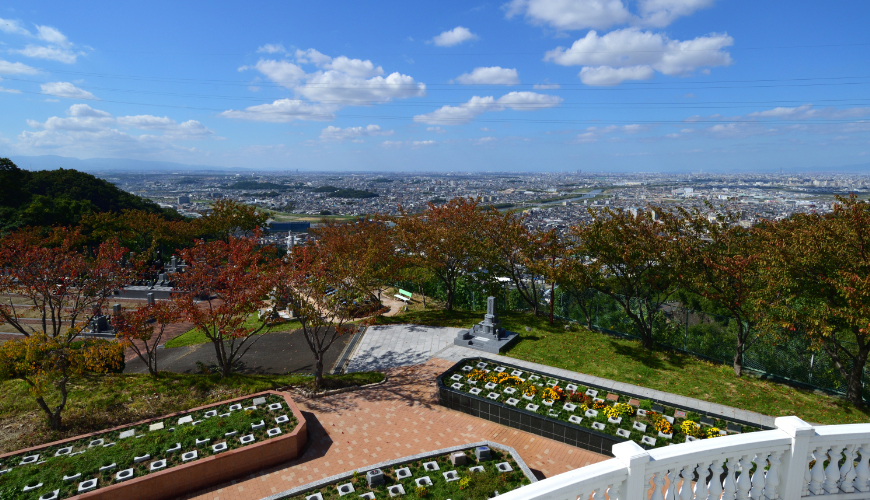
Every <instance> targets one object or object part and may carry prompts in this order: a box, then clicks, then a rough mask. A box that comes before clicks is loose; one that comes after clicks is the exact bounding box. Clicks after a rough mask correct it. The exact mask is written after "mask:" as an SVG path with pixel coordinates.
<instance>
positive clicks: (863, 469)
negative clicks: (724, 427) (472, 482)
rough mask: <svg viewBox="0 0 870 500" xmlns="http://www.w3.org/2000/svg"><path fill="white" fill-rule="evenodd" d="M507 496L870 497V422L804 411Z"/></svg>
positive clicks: (628, 448)
mask: <svg viewBox="0 0 870 500" xmlns="http://www.w3.org/2000/svg"><path fill="white" fill-rule="evenodd" d="M613 455H614V456H615V457H616V458H613V459H610V460H606V461H604V462H600V463H597V464H594V465H589V466H586V467H581V468H579V469H575V470H573V471H570V472H566V473H564V474H559V475H557V476H553V477H551V478H548V479H544V480H542V481H538V482H537V483H534V484H531V485H529V486H525V487H523V488H519V489H517V490H514V491H511V492H509V493H505V494H504V495H501V496H500V497H499V498H500V499H504V500H520V499H522V500H590V499H591V500H605V498H606V499H609V500H720V499H721V500H800V499H801V498H806V497H825V500H870V463H868V462H870V424H850V425H828V426H815V427H814V426H812V425H810V424H808V423H806V422H804V421H803V420H801V419H799V418H797V417H780V418H777V419H776V429H775V430H770V431H761V432H753V433H748V434H736V435H730V436H723V437H718V438H714V439H704V440H700V441H694V442H691V443H683V444H677V445H673V446H666V447H664V448H657V449H654V450H649V451H647V450H644V449H643V448H641V447H640V446H638V445H637V444H636V443H634V442H632V441H628V442H624V443H619V444H617V445H614V446H613Z"/></svg>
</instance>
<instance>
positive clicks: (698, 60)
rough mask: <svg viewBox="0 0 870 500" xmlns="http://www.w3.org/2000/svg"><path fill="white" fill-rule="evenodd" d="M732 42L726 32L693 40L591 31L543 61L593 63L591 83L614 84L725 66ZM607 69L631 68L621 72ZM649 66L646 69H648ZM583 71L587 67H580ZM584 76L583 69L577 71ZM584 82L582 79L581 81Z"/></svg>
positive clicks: (637, 32) (589, 74)
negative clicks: (603, 33)
mask: <svg viewBox="0 0 870 500" xmlns="http://www.w3.org/2000/svg"><path fill="white" fill-rule="evenodd" d="M733 44H734V39H733V38H731V37H730V36H728V35H727V34H724V33H723V34H717V33H711V34H710V35H708V36H702V37H698V38H695V39H693V40H685V41H679V40H671V39H669V38H668V37H667V36H665V35H662V34H660V33H653V32H650V31H641V30H640V29H638V28H626V29H621V30H616V31H611V32H610V33H607V34H606V35H603V36H599V35H598V33H597V32H596V31H594V30H593V31H590V32H589V33H587V34H586V36H585V37H583V38H581V39H579V40H577V41H575V42H574V44H573V45H571V47H570V48H567V49H566V48H564V47H558V48H556V49H554V50H551V51H549V52H547V53H546V54H545V56H544V60H546V61H553V62H555V63H556V64H559V65H562V66H592V67H593V69H591V70H587V79H588V80H589V81H590V82H598V81H601V82H604V83H590V85H614V84H616V83H619V81H621V80H620V79H619V77H620V75H624V76H625V78H622V79H623V80H626V79H647V78H649V77H650V76H651V75H650V71H651V70H655V71H658V72H660V73H663V74H666V75H670V76H685V75H689V74H691V73H693V72H694V71H695V70H697V69H699V68H702V67H713V66H728V65H730V64H731V63H732V59H731V55H730V54H729V53H728V52H726V51H724V50H723V49H724V48H725V47H729V46H731V45H733ZM606 68H610V69H615V68H622V69H624V68H633V69H632V70H630V71H629V70H624V71H623V72H621V73H620V72H613V71H608V70H607V69H606ZM648 68H649V69H648ZM583 69H584V70H585V69H586V68H583ZM580 77H581V78H583V71H581V73H580ZM584 83H585V82H584Z"/></svg>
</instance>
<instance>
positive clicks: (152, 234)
mask: <svg viewBox="0 0 870 500" xmlns="http://www.w3.org/2000/svg"><path fill="white" fill-rule="evenodd" d="M81 225H82V227H83V228H84V232H86V233H87V234H88V236H89V237H90V238H89V239H90V240H92V241H106V240H108V239H112V238H117V239H118V240H119V241H120V243H121V244H122V245H123V246H124V247H126V248H127V249H128V250H129V251H130V254H131V255H132V256H133V257H132V258H131V261H132V263H133V264H134V266H135V268H137V269H143V268H144V267H146V266H147V265H148V264H150V263H151V261H152V260H153V259H156V258H162V255H161V254H166V255H168V254H170V253H172V251H174V250H175V249H177V248H179V247H181V246H185V245H187V244H190V243H192V242H193V236H194V234H193V232H194V230H195V229H196V228H195V227H193V225H192V224H191V223H190V222H187V221H184V220H170V219H167V218H166V217H164V216H163V215H162V214H155V213H149V212H145V211H142V210H124V211H122V212H121V213H120V214H117V213H109V212H97V213H93V214H90V215H87V216H85V217H84V218H83V219H82V223H81Z"/></svg>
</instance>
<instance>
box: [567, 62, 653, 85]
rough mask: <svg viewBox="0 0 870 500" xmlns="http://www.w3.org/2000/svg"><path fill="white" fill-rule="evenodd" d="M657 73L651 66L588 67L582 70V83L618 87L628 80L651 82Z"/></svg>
mask: <svg viewBox="0 0 870 500" xmlns="http://www.w3.org/2000/svg"><path fill="white" fill-rule="evenodd" d="M654 74H655V71H653V69H652V67H650V66H629V67H627V68H611V67H610V66H596V67H592V66H587V67H585V68H583V69H581V70H580V81H581V82H583V83H585V84H586V85H598V86H609V85H618V84H620V83H622V82H624V81H626V80H649V79H650V78H652V77H653V75H654Z"/></svg>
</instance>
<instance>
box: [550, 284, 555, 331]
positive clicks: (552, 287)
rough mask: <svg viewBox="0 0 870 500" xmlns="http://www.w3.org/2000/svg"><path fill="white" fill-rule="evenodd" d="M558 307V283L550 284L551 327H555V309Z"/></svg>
mask: <svg viewBox="0 0 870 500" xmlns="http://www.w3.org/2000/svg"><path fill="white" fill-rule="evenodd" d="M554 307H556V282H555V281H554V282H552V283H551V284H550V326H552V325H553V308H554Z"/></svg>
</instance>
